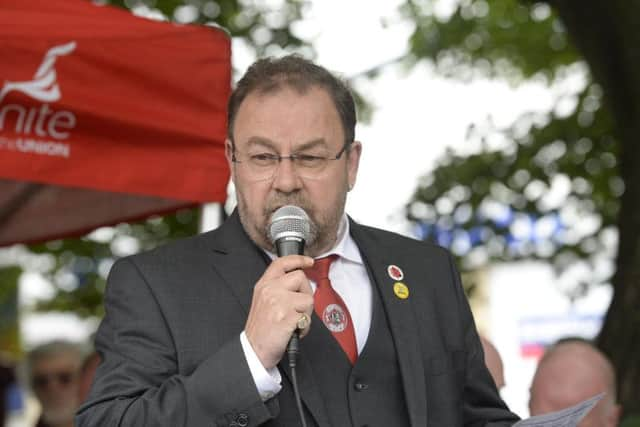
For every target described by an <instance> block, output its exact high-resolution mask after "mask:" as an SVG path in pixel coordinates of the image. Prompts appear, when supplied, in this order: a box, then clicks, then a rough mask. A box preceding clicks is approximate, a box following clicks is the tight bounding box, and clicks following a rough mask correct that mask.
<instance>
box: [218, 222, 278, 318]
mask: <svg viewBox="0 0 640 427" xmlns="http://www.w3.org/2000/svg"><path fill="white" fill-rule="evenodd" d="M208 244H209V247H210V249H212V250H213V254H212V258H211V261H212V266H213V268H214V270H215V271H216V273H218V275H219V276H220V277H221V278H222V279H223V281H224V283H225V285H226V286H227V287H228V288H229V289H230V291H231V292H232V293H233V295H235V297H236V298H237V299H238V301H239V302H240V305H241V306H242V308H244V310H245V317H246V315H247V314H248V313H249V308H250V307H251V298H252V296H253V287H254V285H255V283H256V282H257V281H258V279H260V276H262V274H263V273H264V270H265V268H266V267H267V264H268V261H267V260H266V259H265V257H264V256H263V255H262V254H261V252H260V249H259V248H258V247H257V246H256V245H255V244H254V243H253V242H252V241H251V239H249V236H247V234H246V233H245V231H244V229H243V228H242V225H241V224H240V219H239V216H238V214H237V212H236V211H234V212H233V214H232V215H231V216H230V217H229V218H228V219H227V220H226V221H225V222H224V224H223V225H222V226H221V227H220V228H219V229H217V230H216V231H215V232H214V233H213V234H212V235H211V238H210V239H208Z"/></svg>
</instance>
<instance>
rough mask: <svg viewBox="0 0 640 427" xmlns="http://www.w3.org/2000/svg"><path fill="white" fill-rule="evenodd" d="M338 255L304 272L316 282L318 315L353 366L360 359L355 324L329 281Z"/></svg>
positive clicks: (315, 308) (319, 261) (317, 262)
mask: <svg viewBox="0 0 640 427" xmlns="http://www.w3.org/2000/svg"><path fill="white" fill-rule="evenodd" d="M337 258H338V256H337V255H330V256H328V257H325V258H319V259H317V260H315V264H313V267H311V268H309V269H307V270H304V272H305V274H306V275H307V277H308V278H309V279H311V280H313V281H314V282H316V286H317V289H316V293H315V294H314V296H313V300H314V301H313V306H314V310H315V312H316V314H317V315H318V317H319V318H320V319H322V323H324V324H325V326H326V327H327V329H329V330H330V331H331V333H332V334H333V336H334V337H335V338H336V340H338V343H339V344H340V346H341V347H342V350H344V352H345V353H346V354H347V357H348V358H349V360H350V361H351V364H352V365H353V364H354V363H355V361H356V358H357V357H358V351H357V348H356V337H355V334H354V332H353V323H352V322H351V315H350V314H349V310H348V309H347V305H346V304H345V303H344V301H342V298H340V295H338V293H337V292H336V291H334V290H333V287H332V286H331V281H330V280H329V267H330V266H331V263H332V262H333V261H334V260H335V259H337Z"/></svg>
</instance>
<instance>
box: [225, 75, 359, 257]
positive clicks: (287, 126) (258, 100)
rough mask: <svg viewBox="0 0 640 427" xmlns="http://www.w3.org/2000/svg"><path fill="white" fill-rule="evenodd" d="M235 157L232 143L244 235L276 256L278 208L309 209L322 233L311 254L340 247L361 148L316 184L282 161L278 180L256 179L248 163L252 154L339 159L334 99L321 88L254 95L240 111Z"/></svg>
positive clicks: (339, 134)
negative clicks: (272, 233) (273, 236)
mask: <svg viewBox="0 0 640 427" xmlns="http://www.w3.org/2000/svg"><path fill="white" fill-rule="evenodd" d="M233 135H234V143H235V150H236V156H237V157H238V159H239V160H240V161H241V163H233V162H231V155H232V145H231V142H229V141H228V142H227V159H228V161H229V166H230V168H231V170H232V179H233V182H234V184H235V186H236V192H237V197H238V211H239V214H240V220H241V222H242V225H243V227H244V229H245V230H246V231H247V233H248V234H249V236H250V237H251V239H252V240H253V241H254V242H256V243H257V244H258V245H259V246H261V247H262V248H265V249H269V250H272V251H273V246H272V245H271V243H270V242H269V238H268V231H267V229H268V224H269V220H270V218H271V216H272V214H273V212H275V211H276V210H277V209H278V208H280V207H281V206H285V205H295V206H299V207H301V208H302V209H304V210H305V211H306V212H307V214H308V215H309V218H310V219H311V221H312V223H313V225H314V226H315V228H316V231H317V239H316V241H315V243H314V244H312V245H308V246H307V248H306V253H308V254H309V255H312V256H313V255H318V254H320V253H322V252H324V251H326V250H328V249H330V248H331V246H332V245H333V244H334V243H335V239H336V234H337V230H338V225H339V222H340V219H341V217H342V214H343V212H344V206H345V201H346V195H347V192H348V191H349V190H350V188H351V187H352V186H353V185H354V184H355V180H356V174H357V171H358V163H359V160H360V152H361V145H360V143H358V142H354V143H353V144H352V147H351V149H350V150H349V152H347V153H345V154H343V155H342V156H341V157H340V159H338V160H333V161H329V162H328V164H327V166H326V168H325V169H324V170H323V172H322V173H321V174H320V175H318V176H316V177H313V178H309V177H302V176H300V174H299V172H300V171H299V170H298V169H296V166H294V164H293V163H292V162H291V161H290V160H282V161H281V162H280V164H279V165H278V166H277V169H276V170H275V173H274V174H273V177H271V178H269V179H256V175H255V174H253V173H252V172H251V170H250V168H248V163H247V162H245V161H243V159H246V156H247V155H250V154H261V153H268V154H275V155H280V156H289V155H292V154H294V155H300V154H310V155H320V156H326V157H334V156H335V155H336V154H337V153H338V152H339V151H340V150H341V149H342V147H343V145H344V142H345V141H344V131H343V128H342V123H341V121H340V117H339V116H338V112H337V111H336V108H335V106H334V104H333V102H332V100H331V98H330V96H329V94H328V93H327V92H326V91H325V90H323V89H321V88H318V87H310V88H309V89H308V90H307V91H305V92H304V93H299V92H298V91H296V90H294V89H291V88H288V87H285V88H282V89H280V90H278V91H275V92H270V93H267V94H260V93H255V92H254V93H251V94H249V95H248V96H247V97H246V98H245V100H244V101H243V102H242V104H241V105H240V108H239V109H238V112H237V114H236V118H235V123H234V128H233Z"/></svg>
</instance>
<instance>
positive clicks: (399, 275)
mask: <svg viewBox="0 0 640 427" xmlns="http://www.w3.org/2000/svg"><path fill="white" fill-rule="evenodd" d="M387 273H388V274H389V277H391V278H392V279H393V280H402V279H404V273H403V272H402V270H401V269H400V267H398V266H397V265H393V264H391V265H390V266H389V267H387Z"/></svg>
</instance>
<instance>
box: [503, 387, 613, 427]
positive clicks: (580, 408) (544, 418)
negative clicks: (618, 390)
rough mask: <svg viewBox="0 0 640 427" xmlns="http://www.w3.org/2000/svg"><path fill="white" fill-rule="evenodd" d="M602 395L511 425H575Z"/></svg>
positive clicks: (562, 426) (567, 426)
mask: <svg viewBox="0 0 640 427" xmlns="http://www.w3.org/2000/svg"><path fill="white" fill-rule="evenodd" d="M603 396H604V393H600V394H598V395H596V396H593V397H592V398H590V399H587V400H585V401H582V402H580V403H578V404H577V405H574V406H571V407H569V408H566V409H562V410H560V411H557V412H550V413H548V414H542V415H537V416H535V417H531V418H527V419H526V420H522V421H518V422H517V423H516V424H514V425H513V427H576V426H577V425H578V423H579V422H580V420H581V419H582V418H584V416H585V415H587V413H588V412H589V411H590V410H591V408H593V407H594V406H596V403H598V401H599V400H600V399H602V397H603Z"/></svg>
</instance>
